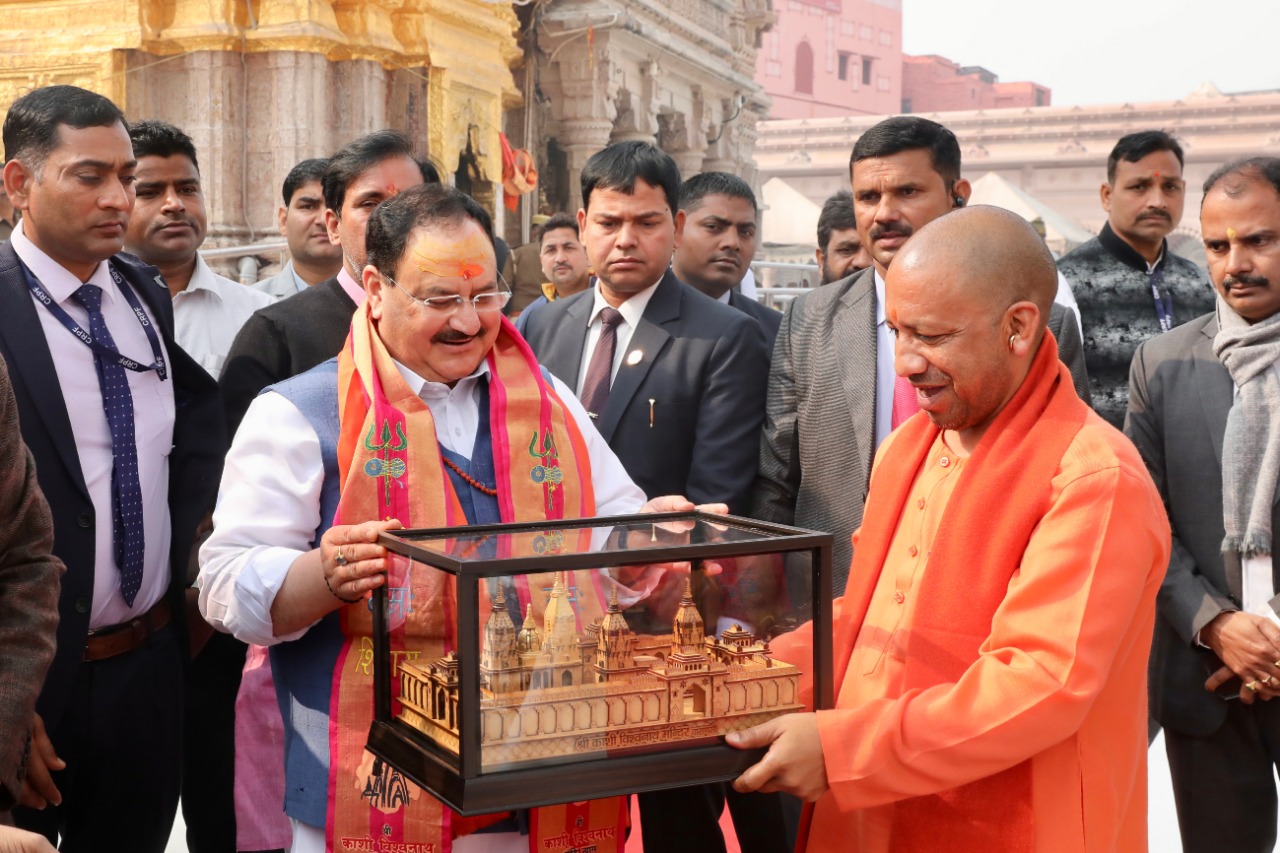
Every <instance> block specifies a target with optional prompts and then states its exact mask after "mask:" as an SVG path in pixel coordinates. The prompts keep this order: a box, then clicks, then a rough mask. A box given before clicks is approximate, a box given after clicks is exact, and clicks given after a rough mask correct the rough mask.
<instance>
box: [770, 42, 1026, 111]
mask: <svg viewBox="0 0 1280 853" xmlns="http://www.w3.org/2000/svg"><path fill="white" fill-rule="evenodd" d="M1050 94H1051V93H1050V91H1049V89H1048V87H1045V86H1041V85H1039V84H1037V83H1029V82H1019V83H1001V82H1000V81H999V78H998V77H996V75H995V74H992V73H991V72H990V71H988V70H987V69H985V68H983V67H981V66H978V65H965V66H961V65H959V64H957V63H955V62H952V61H951V60H950V59H947V58H946V57H943V56H937V55H934V54H930V55H928V56H903V57H902V105H901V108H902V112H904V113H935V112H951V111H955V110H990V109H1006V108H1012V107H1047V106H1049V96H1050ZM775 116H776V113H775Z"/></svg>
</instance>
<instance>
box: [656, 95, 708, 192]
mask: <svg viewBox="0 0 1280 853" xmlns="http://www.w3.org/2000/svg"><path fill="white" fill-rule="evenodd" d="M658 126H659V128H660V130H659V131H658V147H659V148H661V149H662V150H663V151H665V152H667V153H668V154H670V155H671V159H673V160H675V161H676V165H677V166H679V167H680V177H681V178H683V179H685V180H688V179H689V178H691V177H693V176H694V175H697V174H699V173H700V172H702V161H703V160H705V159H706V156H707V151H706V147H705V143H704V145H698V144H697V143H698V142H699V140H698V134H697V132H696V130H695V132H693V133H690V128H689V125H688V123H687V120H686V116H685V114H684V113H677V112H669V113H663V114H662V115H659V116H658ZM703 139H705V137H703Z"/></svg>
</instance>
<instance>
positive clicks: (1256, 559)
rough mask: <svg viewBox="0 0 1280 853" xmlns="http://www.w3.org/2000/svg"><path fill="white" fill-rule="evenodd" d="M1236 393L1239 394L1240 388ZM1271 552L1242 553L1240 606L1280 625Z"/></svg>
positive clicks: (1274, 367)
mask: <svg viewBox="0 0 1280 853" xmlns="http://www.w3.org/2000/svg"><path fill="white" fill-rule="evenodd" d="M1271 369H1272V370H1274V371H1275V372H1276V377H1277V378H1280V365H1272V366H1271ZM1235 393H1236V395H1237V396H1238V395H1239V394H1240V389H1239V388H1238V387H1237V388H1236V389H1235ZM1273 568H1274V566H1273V564H1272V555H1271V554H1259V555H1257V556H1253V557H1245V556H1243V555H1241V559H1240V606H1241V608H1242V609H1243V610H1244V611H1245V612H1246V613H1252V614H1253V615H1255V616H1265V617H1267V618H1268V619H1270V620H1271V621H1272V622H1273V623H1275V624H1276V625H1280V615H1278V614H1277V613H1276V611H1275V608H1273V607H1272V606H1271V599H1273V598H1275V596H1276V583H1275V575H1274V574H1273Z"/></svg>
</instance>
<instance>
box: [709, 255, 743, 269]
mask: <svg viewBox="0 0 1280 853" xmlns="http://www.w3.org/2000/svg"><path fill="white" fill-rule="evenodd" d="M721 261H728V262H729V263H731V264H733V265H734V266H735V267H740V266H742V259H741V258H739V257H738V256H737V255H716V256H715V257H714V258H712V259H711V260H710V261H709V263H713V264H718V263H720V262H721Z"/></svg>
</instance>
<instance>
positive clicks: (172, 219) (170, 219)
mask: <svg viewBox="0 0 1280 853" xmlns="http://www.w3.org/2000/svg"><path fill="white" fill-rule="evenodd" d="M179 223H181V224H182V225H186V226H188V227H189V228H191V229H192V230H193V231H199V230H200V226H199V225H197V224H196V221H195V219H194V218H192V217H190V216H166V217H165V218H163V219H161V220H159V221H157V222H153V223H152V224H151V228H150V233H152V234H154V233H155V232H157V231H160V230H162V229H164V228H167V227H168V226H170V225H175V224H179Z"/></svg>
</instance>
